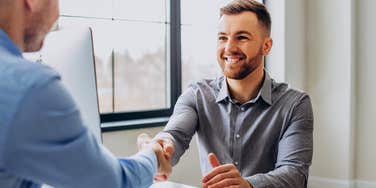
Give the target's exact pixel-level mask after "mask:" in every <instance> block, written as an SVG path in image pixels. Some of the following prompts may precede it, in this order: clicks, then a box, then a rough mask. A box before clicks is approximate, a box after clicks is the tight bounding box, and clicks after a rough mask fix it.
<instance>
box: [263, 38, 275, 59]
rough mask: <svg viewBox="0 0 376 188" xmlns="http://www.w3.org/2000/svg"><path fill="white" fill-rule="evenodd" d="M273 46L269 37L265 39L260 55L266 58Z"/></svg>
mask: <svg viewBox="0 0 376 188" xmlns="http://www.w3.org/2000/svg"><path fill="white" fill-rule="evenodd" d="M272 46H273V39H272V38H270V37H266V38H265V39H264V44H263V46H262V55H264V56H266V55H268V54H269V52H270V50H271V49H272Z"/></svg>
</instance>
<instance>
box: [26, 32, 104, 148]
mask: <svg viewBox="0 0 376 188" xmlns="http://www.w3.org/2000/svg"><path fill="white" fill-rule="evenodd" d="M24 56H25V58H29V59H32V60H34V61H35V60H36V58H37V59H38V60H37V61H40V62H41V63H45V64H47V65H49V66H50V67H52V68H53V69H55V70H56V71H57V72H58V73H59V74H60V75H61V78H62V83H63V85H64V86H65V87H66V88H67V90H68V91H69V92H70V94H71V95H72V96H73V99H74V101H75V102H76V104H77V105H78V107H79V109H80V112H81V116H82V119H83V121H84V124H85V126H87V127H88V128H89V130H91V132H93V134H94V135H95V137H96V139H97V140H98V141H99V142H100V143H101V142H102V135H101V128H100V116H99V107H98V96H97V85H96V75H95V63H94V51H93V40H92V31H91V29H90V28H86V27H85V28H69V29H68V28H67V29H64V28H63V29H59V30H58V31H53V32H51V33H50V34H48V35H47V37H46V39H45V41H44V45H43V48H42V49H41V50H40V52H37V53H33V54H27V53H26V54H24Z"/></svg>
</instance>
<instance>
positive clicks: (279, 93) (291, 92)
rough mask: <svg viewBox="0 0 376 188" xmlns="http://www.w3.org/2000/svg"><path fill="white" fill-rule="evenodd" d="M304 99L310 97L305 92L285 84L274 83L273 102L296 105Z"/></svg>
mask: <svg viewBox="0 0 376 188" xmlns="http://www.w3.org/2000/svg"><path fill="white" fill-rule="evenodd" d="M304 97H309V96H308V94H307V93H306V92H305V91H302V90H300V89H297V88H294V87H292V86H291V85H290V84H288V83H285V82H276V81H275V80H273V81H272V100H273V101H275V102H277V101H284V103H289V102H291V103H296V102H297V101H300V100H301V99H302V98H304Z"/></svg>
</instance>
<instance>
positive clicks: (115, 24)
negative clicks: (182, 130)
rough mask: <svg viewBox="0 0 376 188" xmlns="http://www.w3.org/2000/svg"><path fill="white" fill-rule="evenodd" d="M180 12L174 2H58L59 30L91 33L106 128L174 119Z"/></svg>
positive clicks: (178, 91) (68, 0)
mask: <svg viewBox="0 0 376 188" xmlns="http://www.w3.org/2000/svg"><path fill="white" fill-rule="evenodd" d="M172 7H175V8H172ZM176 7H179V4H178V2H176V1H175V0H170V1H169V0H153V1H149V0H137V1H134V0H81V1H74V0H64V1H60V14H61V16H60V19H59V27H62V28H64V27H80V26H90V27H91V28H92V30H93V40H94V53H95V59H96V74H97V84H98V97H99V104H100V106H99V108H100V112H101V120H102V122H110V121H119V120H130V119H144V118H154V117H161V116H166V117H167V116H169V115H170V114H171V111H172V104H174V103H175V101H176V99H177V97H178V95H179V94H180V85H179V84H180V81H179V80H180V79H177V80H176V78H178V77H179V75H180V73H179V70H180V68H178V67H177V65H180V58H177V57H180V55H179V53H178V52H180V46H179V45H177V44H178V43H179V41H180V39H179V38H180V35H179V33H180V32H179V29H180V28H179V27H177V26H178V25H179V21H180V19H179V17H180V15H179V8H176ZM172 78H174V79H172ZM177 88H178V89H177Z"/></svg>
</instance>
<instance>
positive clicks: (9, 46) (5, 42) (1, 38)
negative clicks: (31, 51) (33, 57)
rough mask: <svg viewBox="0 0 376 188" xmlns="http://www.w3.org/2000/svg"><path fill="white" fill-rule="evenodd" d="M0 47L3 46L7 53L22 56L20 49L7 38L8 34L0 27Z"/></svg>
mask: <svg viewBox="0 0 376 188" xmlns="http://www.w3.org/2000/svg"><path fill="white" fill-rule="evenodd" d="M0 47H3V48H4V49H5V50H7V51H8V52H9V53H11V54H13V55H15V56H20V57H22V52H21V50H20V49H19V48H18V47H17V46H16V44H15V43H14V42H13V41H12V40H11V39H10V38H9V36H8V35H7V34H6V33H5V32H4V31H3V30H2V29H1V28H0Z"/></svg>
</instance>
